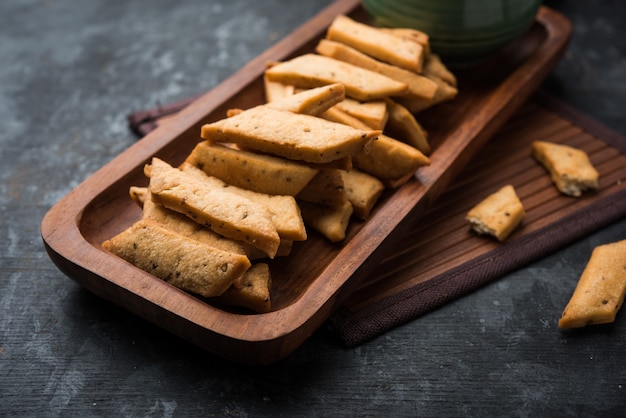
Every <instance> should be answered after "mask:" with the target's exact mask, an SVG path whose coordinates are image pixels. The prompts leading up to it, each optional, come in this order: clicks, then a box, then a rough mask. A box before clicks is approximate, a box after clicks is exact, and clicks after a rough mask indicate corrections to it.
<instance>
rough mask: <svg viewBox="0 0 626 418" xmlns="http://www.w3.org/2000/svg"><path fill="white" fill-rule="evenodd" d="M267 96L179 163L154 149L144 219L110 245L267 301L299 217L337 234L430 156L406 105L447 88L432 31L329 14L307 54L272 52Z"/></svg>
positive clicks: (141, 192)
mask: <svg viewBox="0 0 626 418" xmlns="http://www.w3.org/2000/svg"><path fill="white" fill-rule="evenodd" d="M264 82H265V84H264V88H265V96H266V99H267V100H266V103H264V104H261V105H258V106H255V107H253V108H250V109H231V110H229V111H228V113H227V115H225V117H224V118H223V119H221V120H218V121H216V122H214V123H210V124H206V125H204V126H203V127H202V129H201V132H200V136H201V138H202V139H203V140H202V141H201V142H199V143H198V144H197V146H196V147H195V149H194V150H193V151H192V152H191V153H190V154H189V155H188V156H187V158H186V160H185V161H184V163H182V164H181V165H179V166H177V167H173V166H172V165H170V164H169V163H168V162H166V161H163V160H161V159H158V158H153V159H152V161H151V163H150V164H148V165H147V166H146V167H145V170H144V172H145V175H146V176H147V177H148V178H149V185H148V186H147V187H139V186H137V187H132V188H131V190H130V195H131V197H132V198H133V199H134V200H135V201H136V202H137V203H138V204H139V205H141V207H142V217H141V220H139V221H137V222H136V223H135V224H133V225H131V226H130V227H129V228H128V229H127V230H125V231H123V232H121V233H120V234H118V235H117V236H115V237H112V238H111V239H109V240H107V241H105V242H104V243H103V244H102V245H103V248H105V249H106V250H108V251H111V252H112V253H114V254H116V255H117V256H119V257H121V258H123V259H125V260H127V261H128V262H130V263H132V264H134V265H135V266H137V267H138V268H141V269H143V270H145V271H147V272H149V273H151V274H153V275H155V276H156V277H159V278H161V279H163V280H165V281H167V282H168V283H170V284H172V285H174V286H177V287H179V288H181V289H183V290H185V291H188V292H191V293H193V294H197V295H200V296H203V297H206V298H211V299H212V300H215V301H217V302H219V303H223V304H229V305H236V306H242V307H245V308H249V309H251V310H252V311H256V312H268V311H269V310H271V294H270V293H271V271H270V270H271V260H272V259H274V258H275V257H283V256H288V255H289V254H290V252H291V248H292V246H293V245H294V243H295V242H301V241H305V240H306V239H307V236H308V232H307V229H308V228H310V229H312V230H315V231H317V233H319V234H321V235H322V236H323V237H325V238H326V239H328V240H330V241H332V242H340V241H342V240H343V239H345V237H346V231H347V228H348V225H349V223H350V221H351V220H352V219H356V220H358V221H364V220H367V219H368V217H369V216H370V213H371V211H372V209H373V208H374V207H375V204H376V202H377V200H378V199H379V197H380V196H381V194H382V193H383V191H384V190H385V189H394V188H397V187H399V186H400V185H402V184H404V183H405V182H406V181H408V180H409V179H410V178H412V176H413V175H414V173H415V171H416V170H417V169H418V168H419V167H422V166H425V165H428V164H430V159H429V154H430V153H431V148H430V145H429V143H428V139H427V133H426V132H425V131H424V129H423V128H422V127H421V125H420V124H419V123H418V122H417V120H416V119H415V114H417V113H418V112H420V111H422V110H424V109H427V108H429V107H431V106H434V105H436V104H439V103H442V102H444V101H448V100H451V99H453V98H454V97H455V96H456V94H457V88H456V79H455V77H454V75H453V74H452V73H451V72H449V71H448V69H447V68H446V67H445V66H444V65H443V64H442V62H441V60H439V58H438V57H437V56H436V55H435V54H433V53H431V51H430V48H429V45H428V36H427V35H426V34H424V33H421V32H418V31H415V30H409V29H382V28H374V27H371V26H368V25H365V24H362V23H359V22H357V21H354V20H352V19H350V18H348V17H347V16H338V17H337V18H336V19H335V20H334V21H333V22H332V24H331V25H330V27H329V29H328V31H327V35H326V38H325V39H322V40H321V41H320V42H319V44H318V45H317V48H316V52H315V53H309V54H304V55H302V56H298V57H295V58H293V59H291V60H289V61H285V62H272V63H268V65H267V69H266V71H265V74H264Z"/></svg>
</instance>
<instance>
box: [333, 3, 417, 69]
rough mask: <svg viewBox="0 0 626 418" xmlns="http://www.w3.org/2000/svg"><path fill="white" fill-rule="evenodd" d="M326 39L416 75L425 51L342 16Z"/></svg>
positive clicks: (412, 43) (334, 21)
mask: <svg viewBox="0 0 626 418" xmlns="http://www.w3.org/2000/svg"><path fill="white" fill-rule="evenodd" d="M326 38H327V39H330V40H331V41H337V42H341V43H343V44H346V45H349V46H351V47H353V48H354V49H357V50H359V51H361V52H363V53H365V54H367V55H369V56H371V57H374V58H376V59H379V60H380V61H383V62H387V63H389V64H392V65H396V66H398V67H400V68H404V69H406V70H410V71H415V72H416V73H419V72H420V71H421V70H422V64H423V62H424V47H423V46H422V45H421V44H420V43H418V42H415V41H414V40H412V39H407V38H403V37H399V36H394V35H393V34H389V33H387V32H384V31H380V30H378V29H377V28H375V27H372V26H369V25H366V24H364V23H360V22H357V21H355V20H352V19H350V18H349V17H347V16H345V15H339V16H337V17H336V18H335V19H334V20H333V22H332V23H331V25H330V27H329V28H328V31H327V33H326Z"/></svg>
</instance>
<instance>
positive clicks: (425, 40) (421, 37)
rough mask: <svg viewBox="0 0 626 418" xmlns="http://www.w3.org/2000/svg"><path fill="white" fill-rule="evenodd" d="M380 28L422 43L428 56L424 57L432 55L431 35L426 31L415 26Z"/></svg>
mask: <svg viewBox="0 0 626 418" xmlns="http://www.w3.org/2000/svg"><path fill="white" fill-rule="evenodd" d="M379 30H381V31H384V32H387V33H390V34H392V35H395V36H399V37H401V38H406V39H410V40H412V41H415V42H417V43H418V44H420V45H422V47H423V48H424V54H425V56H426V58H424V59H425V60H427V59H428V57H429V56H430V55H431V51H430V36H428V34H427V33H426V32H422V31H420V30H417V29H413V28H380V29H379ZM423 71H424V69H423V68H422V72H423Z"/></svg>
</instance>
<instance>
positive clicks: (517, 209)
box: [465, 184, 526, 241]
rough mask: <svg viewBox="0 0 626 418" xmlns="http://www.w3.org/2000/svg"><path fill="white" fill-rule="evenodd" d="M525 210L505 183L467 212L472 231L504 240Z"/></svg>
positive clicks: (520, 219) (524, 214) (523, 215)
mask: <svg viewBox="0 0 626 418" xmlns="http://www.w3.org/2000/svg"><path fill="white" fill-rule="evenodd" d="M525 216H526V212H525V211H524V207H523V206H522V202H521V201H520V200H519V198H518V197H517V193H515V189H514V188H513V186H511V185H510V184H509V185H506V186H504V187H502V188H501V189H500V190H498V191H497V192H495V193H493V194H491V195H489V196H487V197H486V198H485V199H484V200H482V201H481V202H480V203H478V204H477V205H476V206H474V207H473V208H472V209H470V211H469V212H468V213H467V216H466V217H465V219H467V220H468V221H469V223H470V224H471V226H472V228H473V229H474V231H476V232H477V233H479V234H487V235H492V236H494V237H496V238H497V239H498V241H504V240H505V239H506V238H507V237H508V236H509V235H510V234H511V232H513V230H514V229H515V228H516V227H517V226H518V225H519V224H520V223H521V222H522V220H523V219H524V217H525Z"/></svg>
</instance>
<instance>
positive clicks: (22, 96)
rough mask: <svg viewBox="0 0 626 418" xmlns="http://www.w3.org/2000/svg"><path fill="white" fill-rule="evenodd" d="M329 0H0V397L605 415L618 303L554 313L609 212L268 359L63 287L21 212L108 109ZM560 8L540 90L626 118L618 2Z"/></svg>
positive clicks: (61, 406)
mask: <svg viewBox="0 0 626 418" xmlns="http://www.w3.org/2000/svg"><path fill="white" fill-rule="evenodd" d="M329 3H330V1H329V0H326V1H319V0H318V1H307V2H286V1H278V0H262V1H254V2H252V1H243V0H230V1H222V0H220V1H211V2H207V1H171V0H170V1H168V0H157V1H147V0H130V1H120V0H117V1H105V0H88V1H70V0H47V1H45V0H7V1H3V2H1V3H0V121H1V122H0V123H1V125H0V126H1V127H2V128H1V129H0V153H1V154H0V155H1V157H0V158H1V160H0V161H1V163H2V167H1V169H0V233H1V234H2V237H3V238H4V239H1V240H0V267H1V273H0V416H81V417H87V416H126V417H136V416H140V417H144V416H154V417H161V416H162V417H173V416H235V417H248V416H289V417H291V416H328V415H331V414H332V415H335V416H432V417H438V416H483V415H487V416H519V417H535V416H584V417H590V416H597V417H600V416H618V415H619V414H621V413H622V412H623V407H624V406H626V387H625V386H626V368H625V367H624V365H623V358H624V352H626V317H625V316H624V312H622V313H621V314H620V316H619V317H618V320H617V321H616V323H615V324H613V325H610V326H603V327H597V328H593V329H589V330H587V331H584V332H580V333H576V334H573V335H570V334H562V333H560V332H559V331H558V330H557V329H556V321H557V319H558V317H559V316H560V313H561V310H562V308H563V306H564V304H565V303H566V302H567V300H568V299H569V296H570V295H571V291H572V289H573V286H574V285H575V283H576V281H577V279H578V277H579V275H580V272H581V271H582V268H583V267H584V264H585V263H586V260H587V258H588V255H589V253H590V251H591V249H592V248H593V247H594V246H596V245H599V244H602V243H605V242H611V241H616V240H620V239H624V238H626V221H624V220H622V221H621V222H618V223H616V224H614V225H612V226H610V227H608V228H606V229H604V230H602V231H598V232H597V233H594V234H592V235H590V236H588V237H586V238H584V239H581V240H580V241H578V242H575V243H573V244H572V245H570V246H568V247H567V248H565V249H563V250H562V251H558V252H556V253H554V254H552V255H549V256H547V257H545V258H544V259H542V260H539V261H537V262H535V263H533V264H531V265H530V266H528V267H527V268H523V269H520V270H518V271H516V272H514V273H512V274H509V275H507V276H506V277H504V278H502V279H501V280H498V281H496V282H494V283H493V284H491V285H489V286H486V287H485V288H483V289H481V290H479V291H477V292H474V293H472V294H470V295H468V296H466V297H464V298H462V299H460V300H458V301H455V302H453V303H450V304H449V305H447V306H445V307H443V308H441V309H438V310H436V311H434V312H432V313H430V314H428V315H426V316H424V317H422V318H419V319H417V320H414V321H411V322H410V323H408V324H406V325H404V326H402V327H400V328H398V329H396V330H394V331H391V332H389V333H387V334H385V335H383V336H381V337H379V338H377V339H375V340H373V341H370V342H368V343H366V344H364V345H362V346H359V347H357V348H354V349H344V348H342V347H341V346H340V345H339V343H338V342H337V340H335V339H334V337H333V336H332V334H331V333H329V332H328V331H327V330H326V329H321V330H320V331H319V332H318V333H316V334H315V335H314V336H313V337H312V338H311V339H310V340H308V341H307V342H305V344H304V345H303V346H302V347H301V348H300V349H298V350H297V351H296V352H295V353H294V354H293V355H292V356H290V357H289V358H288V359H286V360H285V361H284V362H282V363H280V364H278V365H275V366H272V367H267V368H255V367H243V366H238V365H234V364H231V363H229V362H226V361H224V360H222V359H220V358H216V357H213V356H211V355H209V354H207V353H205V352H203V351H201V350H199V349H197V348H195V347H193V346H191V345H189V344H188V343H186V342H184V341H181V340H179V339H177V338H175V337H173V336H172V335H170V334H168V333H166V332H165V331H162V330H161V329H159V328H158V327H156V326H154V325H152V324H149V323H147V322H145V321H143V320H141V319H139V318H137V317H135V316H133V315H130V314H129V313H127V312H126V311H124V310H123V309H121V308H118V307H116V306H115V305H113V304H111V303H108V302H106V301H103V300H101V299H99V298H97V297H95V296H92V295H91V294H89V293H88V292H86V291H84V290H82V289H81V288H79V287H78V286H77V285H76V284H75V283H74V282H73V281H71V280H69V279H68V278H66V277H65V276H64V275H63V274H62V273H61V272H59V271H58V270H57V269H56V268H55V266H54V265H53V264H52V262H51V261H50V260H49V258H48V257H47V255H46V253H45V251H44V249H43V246H42V242H41V237H40V233H39V225H40V222H41V219H42V217H43V216H44V214H45V213H46V212H47V210H48V209H49V208H50V207H51V206H52V205H53V204H54V203H56V202H57V201H58V200H59V199H60V198H61V197H62V196H64V195H65V194H66V193H68V192H69V191H70V190H71V189H72V188H73V187H75V186H77V185H78V184H79V183H80V182H82V181H83V180H84V179H86V178H87V177H88V176H89V175H90V174H91V173H93V172H94V171H96V170H97V169H98V168H100V167H101V166H103V165H104V164H106V163H107V162H108V161H110V160H111V159H112V158H113V157H114V156H116V155H117V154H119V153H120V152H121V151H123V150H124V149H126V148H127V147H128V146H130V145H131V144H132V143H134V142H135V141H136V137H135V136H134V135H133V134H132V133H131V132H130V131H129V130H128V128H127V124H126V119H125V118H126V115H127V114H128V113H129V112H130V111H133V110H138V109H142V108H144V107H147V106H153V105H155V104H159V103H161V104H163V103H167V102H170V101H172V100H178V99H182V98H184V97H187V96H189V95H193V94H196V93H199V92H202V91H205V90H208V89H210V88H211V87H213V86H215V85H217V84H218V83H220V81H222V80H224V79H225V78H226V77H228V76H229V75H230V74H232V73H233V72H234V71H236V70H237V69H238V68H239V67H241V66H242V65H243V64H244V63H246V62H247V61H249V60H250V59H252V58H253V57H254V56H256V55H257V54H259V53H260V52H262V51H263V50H265V49H266V48H267V47H269V46H271V45H272V44H274V43H275V42H276V41H277V40H279V39H280V38H281V37H283V36H285V35H287V34H288V33H289V32H290V31H291V30H293V29H294V28H295V27H297V26H298V25H300V24H301V23H303V22H305V21H306V20H307V19H309V18H310V17H312V16H313V15H314V14H315V13H316V12H317V11H319V10H321V8H322V7H323V6H325V5H326V4H329ZM547 3H548V4H550V5H553V6H554V7H556V8H558V9H560V10H562V11H563V12H564V13H566V14H567V15H568V16H570V18H571V19H572V21H573V23H574V25H575V34H574V38H573V40H572V44H571V47H570V49H569V51H568V52H567V54H566V56H565V57H564V59H563V60H562V62H561V63H560V64H559V66H558V68H557V69H556V70H555V72H554V74H553V75H552V76H551V77H550V78H549V80H548V81H547V82H546V87H547V88H548V89H549V91H550V92H552V93H553V94H554V95H556V96H558V97H560V98H563V99H565V100H566V101H568V102H569V103H571V104H573V105H574V106H575V107H577V108H579V109H581V110H582V111H584V112H586V113H588V114H589V115H591V116H593V117H594V118H596V119H598V120H600V121H601V122H603V123H605V124H606V125H608V126H609V127H611V128H613V129H615V130H616V131H618V132H619V133H621V134H622V135H626V121H625V118H624V104H625V103H626V83H625V82H624V80H625V79H626V44H625V40H624V39H626V32H625V29H624V21H623V19H624V17H626V7H625V6H624V2H620V1H617V0H615V1H601V2H582V1H579V2H571V1H549V2H547Z"/></svg>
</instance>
